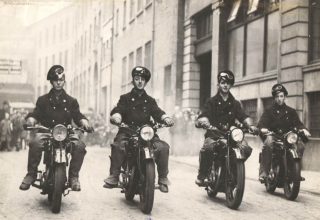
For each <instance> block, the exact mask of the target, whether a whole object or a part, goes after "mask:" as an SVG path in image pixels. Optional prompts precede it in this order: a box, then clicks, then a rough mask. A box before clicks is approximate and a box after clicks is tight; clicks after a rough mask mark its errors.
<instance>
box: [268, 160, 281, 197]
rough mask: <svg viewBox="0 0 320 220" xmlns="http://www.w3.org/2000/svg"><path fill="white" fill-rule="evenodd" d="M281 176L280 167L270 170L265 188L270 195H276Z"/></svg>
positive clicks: (276, 166) (275, 166)
mask: <svg viewBox="0 0 320 220" xmlns="http://www.w3.org/2000/svg"><path fill="white" fill-rule="evenodd" d="M279 175H280V166H279V165H278V164H277V165H274V167H273V168H272V169H271V170H270V172H269V175H268V176H267V178H266V182H265V187H266V190H267V192H268V193H271V194H272V193H274V191H275V190H276V188H277V184H278V180H279Z"/></svg>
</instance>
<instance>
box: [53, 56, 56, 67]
mask: <svg viewBox="0 0 320 220" xmlns="http://www.w3.org/2000/svg"><path fill="white" fill-rule="evenodd" d="M55 63H56V57H55V55H54V54H52V65H55Z"/></svg>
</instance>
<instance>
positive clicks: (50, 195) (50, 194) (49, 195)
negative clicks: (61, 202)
mask: <svg viewBox="0 0 320 220" xmlns="http://www.w3.org/2000/svg"><path fill="white" fill-rule="evenodd" d="M48 201H49V202H50V203H51V202H52V192H49V193H48Z"/></svg>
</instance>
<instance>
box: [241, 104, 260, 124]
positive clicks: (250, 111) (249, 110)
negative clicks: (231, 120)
mask: <svg viewBox="0 0 320 220" xmlns="http://www.w3.org/2000/svg"><path fill="white" fill-rule="evenodd" d="M242 105H243V109H244V111H245V113H246V114H247V115H248V116H249V117H250V118H252V120H253V123H254V124H256V123H257V100H256V99H252V100H244V101H242Z"/></svg>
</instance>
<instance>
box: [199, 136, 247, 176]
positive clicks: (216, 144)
mask: <svg viewBox="0 0 320 220" xmlns="http://www.w3.org/2000/svg"><path fill="white" fill-rule="evenodd" d="M224 147H225V143H224V142H222V141H221V140H214V139H213V138H210V137H207V138H206V139H205V140H204V144H203V146H202V148H201V150H200V153H199V171H198V179H205V178H206V177H207V175H208V171H209V169H210V167H211V165H212V162H213V153H214V152H216V153H218V154H219V152H220V151H222V149H223V148H224ZM241 150H243V153H244V156H245V158H246V159H248V158H249V157H250V155H251V153H252V148H251V147H250V146H249V145H248V144H247V142H246V141H243V142H242V143H241Z"/></svg>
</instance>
